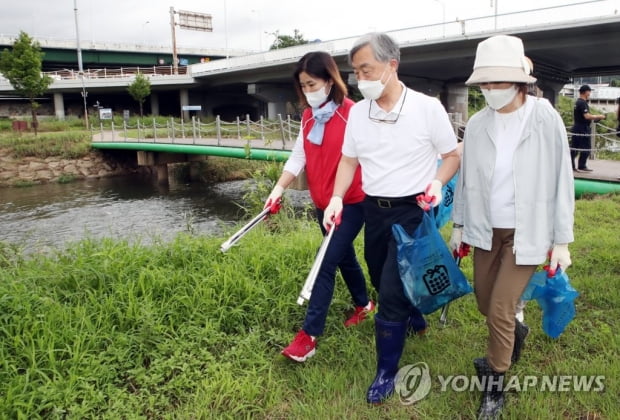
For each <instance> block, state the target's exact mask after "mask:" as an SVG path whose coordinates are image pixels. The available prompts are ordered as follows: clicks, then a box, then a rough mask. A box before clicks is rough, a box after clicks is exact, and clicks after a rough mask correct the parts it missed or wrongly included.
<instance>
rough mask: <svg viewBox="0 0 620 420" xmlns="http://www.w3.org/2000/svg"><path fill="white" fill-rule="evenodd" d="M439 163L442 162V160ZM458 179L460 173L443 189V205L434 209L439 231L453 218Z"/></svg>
mask: <svg viewBox="0 0 620 420" xmlns="http://www.w3.org/2000/svg"><path fill="white" fill-rule="evenodd" d="M439 162H441V160H440V161H439ZM458 177H459V173H458V172H457V173H456V174H454V176H453V177H452V178H451V179H450V181H448V183H447V184H446V185H444V186H443V187H442V188H441V193H442V195H443V200H441V203H439V205H438V206H437V207H435V208H434V210H435V222H436V225H437V229H441V228H442V227H443V226H444V225H445V224H446V223H448V221H449V220H450V219H451V218H452V207H453V203H454V193H455V192H456V181H457V179H458Z"/></svg>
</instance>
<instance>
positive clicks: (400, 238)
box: [392, 211, 473, 314]
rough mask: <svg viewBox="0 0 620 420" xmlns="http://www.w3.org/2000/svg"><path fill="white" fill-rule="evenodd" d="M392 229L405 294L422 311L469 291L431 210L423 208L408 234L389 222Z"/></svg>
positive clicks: (431, 309) (431, 310)
mask: <svg viewBox="0 0 620 420" xmlns="http://www.w3.org/2000/svg"><path fill="white" fill-rule="evenodd" d="M392 233H393V235H394V239H395V240H396V249H397V259H398V270H399V272H400V278H401V281H402V282H403V288H404V291H405V295H406V296H407V298H408V299H409V301H410V302H411V303H412V304H413V305H414V306H416V307H417V308H418V309H419V310H420V311H421V312H422V313H423V314H430V313H432V312H435V311H436V310H437V309H439V308H441V307H443V306H444V305H446V304H447V303H450V302H451V301H453V300H455V299H458V298H459V297H461V296H464V295H466V294H468V293H471V292H473V289H472V287H471V286H470V284H469V283H468V282H467V278H466V277H465V275H464V274H463V272H462V271H461V269H460V268H459V267H458V266H457V265H456V262H455V261H454V259H453V258H452V255H451V253H450V250H449V249H448V246H447V245H446V243H445V242H444V240H443V238H442V237H441V234H440V233H439V230H438V229H437V225H436V222H435V217H434V215H433V211H428V212H424V218H423V219H422V223H420V225H419V226H418V227H417V229H416V230H415V231H414V232H413V235H412V236H409V235H408V234H407V232H405V230H404V229H403V227H402V226H401V225H399V224H394V225H392Z"/></svg>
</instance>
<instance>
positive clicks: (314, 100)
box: [304, 85, 332, 108]
mask: <svg viewBox="0 0 620 420" xmlns="http://www.w3.org/2000/svg"><path fill="white" fill-rule="evenodd" d="M325 88H327V85H325V86H323V87H322V88H320V89H319V90H315V91H314V92H304V95H305V96H306V101H308V104H309V105H310V106H311V107H312V108H318V107H319V106H321V105H322V104H324V103H325V102H326V101H327V97H328V96H329V93H330V92H331V90H332V87H331V86H330V87H329V91H327V93H325Z"/></svg>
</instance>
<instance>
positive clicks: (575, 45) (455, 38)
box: [0, 14, 620, 120]
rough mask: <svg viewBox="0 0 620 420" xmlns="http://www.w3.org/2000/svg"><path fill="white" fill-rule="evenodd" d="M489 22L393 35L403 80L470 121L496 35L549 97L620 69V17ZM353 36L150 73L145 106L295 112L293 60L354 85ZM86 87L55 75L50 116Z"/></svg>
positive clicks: (115, 92) (3, 84)
mask: <svg viewBox="0 0 620 420" xmlns="http://www.w3.org/2000/svg"><path fill="white" fill-rule="evenodd" d="M506 18H508V19H509V18H511V16H506ZM483 19H486V20H488V19H489V17H486V18H477V19H470V20H467V21H457V22H448V23H446V24H443V25H442V24H434V25H426V26H423V27H416V28H408V29H403V30H399V31H392V32H390V35H392V36H393V37H394V38H395V39H396V40H397V41H398V42H399V43H400V45H401V65H400V69H399V73H400V76H401V79H402V80H403V81H404V82H405V83H406V84H407V85H409V86H410V87H413V88H414V89H416V90H419V91H422V92H425V93H427V94H431V95H439V96H440V98H441V99H442V102H443V103H444V105H445V106H446V108H447V110H448V111H449V112H453V113H460V114H461V115H462V116H463V117H464V118H466V116H467V89H466V87H465V86H464V84H463V82H464V81H465V80H466V79H467V77H468V76H469V74H470V72H471V69H472V66H473V61H474V55H475V51H476V45H477V44H478V42H479V41H481V40H482V39H485V38H487V37H489V36H491V35H494V34H497V33H508V34H513V35H517V36H519V37H520V38H521V39H523V41H524V44H525V52H526V54H527V55H528V56H529V57H530V58H531V59H532V60H533V61H534V67H535V69H534V74H535V76H536V77H537V78H538V86H539V87H540V88H541V89H542V90H543V92H544V96H545V97H547V98H549V99H551V100H554V99H555V97H556V96H557V94H558V92H559V91H560V89H561V87H562V86H563V85H564V84H566V83H568V82H570V81H571V79H572V78H573V77H575V76H583V75H598V74H620V60H618V58H617V54H616V51H617V48H618V45H620V16H619V15H618V14H613V15H611V16H605V17H599V18H591V19H580V20H571V21H564V22H558V23H554V24H545V23H537V24H532V25H528V26H516V27H509V28H506V27H505V28H504V29H502V30H499V31H496V30H495V29H494V28H492V27H491V28H488V22H487V21H483ZM485 25H486V26H485ZM470 28H475V29H476V30H475V31H471V30H470ZM355 39H356V38H346V39H339V40H333V41H327V42H320V43H313V44H306V45H301V46H296V47H290V48H285V49H281V50H273V51H269V52H264V53H259V54H252V55H244V56H238V57H231V58H228V59H221V60H213V61H210V62H208V63H199V64H193V65H190V66H188V67H187V72H186V74H183V75H169V74H164V75H160V74H157V73H156V72H155V73H154V74H152V75H151V76H150V77H151V83H152V95H151V102H150V104H147V107H146V110H147V112H148V111H150V113H153V114H159V113H162V114H168V115H179V113H180V112H181V111H180V110H181V107H182V106H183V105H201V106H202V111H201V113H200V114H199V115H203V116H212V115H220V116H221V117H222V119H224V120H229V119H231V118H234V117H235V116H237V115H238V116H244V115H245V114H249V115H250V116H251V118H252V119H257V118H258V117H259V116H261V115H263V116H267V117H268V118H274V117H275V116H276V115H277V114H283V115H286V114H294V113H295V108H294V105H293V104H294V103H295V102H296V98H295V96H294V91H293V89H292V79H291V75H292V71H293V66H294V63H295V62H296V61H297V60H298V59H299V58H300V57H301V56H302V55H303V54H305V53H306V52H308V51H313V50H323V51H327V52H329V53H331V54H332V55H333V56H334V57H335V59H336V61H337V62H338V64H339V67H340V69H341V71H342V73H343V75H344V77H345V80H348V82H349V85H350V86H351V87H353V86H354V84H355V80H354V78H353V77H352V74H351V68H350V66H349V64H348V62H347V53H348V50H349V49H350V47H351V45H352V44H353V42H354V41H355ZM132 77H133V76H132V73H131V72H130V71H129V72H125V74H120V75H119V74H113V75H112V76H111V77H100V76H97V77H88V78H85V80H84V83H85V88H86V90H87V91H88V93H89V96H88V101H89V105H92V103H94V102H95V100H99V101H100V102H101V103H102V105H104V106H111V107H114V108H115V111H120V110H121V109H122V108H120V109H119V106H118V104H117V102H118V103H120V104H121V105H120V106H122V107H132V106H133V107H135V103H133V104H132V100H131V98H128V97H129V95H128V94H127V93H126V87H127V85H129V84H130V83H131V81H132V80H133V79H132ZM11 92H12V88H11V86H10V85H9V84H8V82H7V81H5V80H4V81H3V80H1V79H0V95H3V94H8V93H11ZM80 92H81V80H78V79H77V78H75V77H74V78H73V79H71V78H62V77H60V78H59V79H58V80H55V81H54V83H53V84H52V86H51V87H50V93H51V94H52V95H53V97H54V108H55V111H52V113H54V112H55V114H56V115H57V116H59V117H62V116H64V114H65V108H67V105H69V108H71V107H72V106H73V107H74V109H77V112H78V113H79V109H80V108H81V106H82V98H81V96H80ZM99 98H101V99H99ZM75 104H77V106H75ZM162 104H165V107H164V106H162ZM61 111H62V112H61ZM69 113H72V112H71V110H70V111H69ZM186 116H188V115H186Z"/></svg>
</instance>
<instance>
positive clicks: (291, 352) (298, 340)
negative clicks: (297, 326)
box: [282, 330, 316, 362]
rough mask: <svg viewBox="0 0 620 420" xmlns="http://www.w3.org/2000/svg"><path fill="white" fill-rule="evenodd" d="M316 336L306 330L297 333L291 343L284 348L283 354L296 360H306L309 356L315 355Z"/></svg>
mask: <svg viewBox="0 0 620 420" xmlns="http://www.w3.org/2000/svg"><path fill="white" fill-rule="evenodd" d="M315 347H316V338H314V337H312V336H309V335H308V334H306V332H305V331H304V330H301V331H299V332H298V333H297V335H296V336H295V338H294V339H293V341H291V344H289V345H288V347H287V348H285V349H284V350H282V354H283V355H284V356H285V357H288V358H289V359H291V360H294V361H296V362H305V361H306V359H308V358H309V357H312V356H314V353H315V352H316V350H315Z"/></svg>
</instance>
